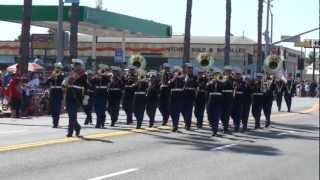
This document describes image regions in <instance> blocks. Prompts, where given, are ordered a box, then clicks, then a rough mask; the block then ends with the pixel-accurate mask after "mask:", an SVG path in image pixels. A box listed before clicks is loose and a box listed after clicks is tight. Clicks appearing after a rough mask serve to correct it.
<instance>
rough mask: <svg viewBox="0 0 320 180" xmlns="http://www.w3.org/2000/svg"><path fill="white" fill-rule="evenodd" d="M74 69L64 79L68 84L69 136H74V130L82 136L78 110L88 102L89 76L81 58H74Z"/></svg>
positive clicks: (66, 84) (77, 134)
mask: <svg viewBox="0 0 320 180" xmlns="http://www.w3.org/2000/svg"><path fill="white" fill-rule="evenodd" d="M72 61H73V70H72V72H71V73H70V75H69V76H68V78H67V79H65V81H64V83H63V84H64V85H65V86H66V88H67V90H66V108H67V113H68V116H69V125H68V134H67V137H72V135H73V132H74V131H75V132H76V136H80V130H81V126H80V124H79V123H78V120H77V110H78V108H79V107H80V106H82V104H86V103H87V102H85V101H87V100H88V98H84V96H85V93H86V89H87V77H86V75H85V73H84V70H83V68H82V66H84V65H83V62H82V61H81V60H80V59H73V60H72Z"/></svg>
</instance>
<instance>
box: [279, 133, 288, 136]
mask: <svg viewBox="0 0 320 180" xmlns="http://www.w3.org/2000/svg"><path fill="white" fill-rule="evenodd" d="M286 134H288V133H286V132H283V133H279V134H277V135H278V136H282V135H286Z"/></svg>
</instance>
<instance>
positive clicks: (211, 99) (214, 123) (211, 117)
mask: <svg viewBox="0 0 320 180" xmlns="http://www.w3.org/2000/svg"><path fill="white" fill-rule="evenodd" d="M213 73H214V74H213V78H212V79H211V80H210V81H209V82H208V83H207V84H206V90H207V93H208V103H207V115H208V121H209V123H210V127H211V130H212V135H213V136H216V135H217V133H218V127H219V120H220V118H221V114H222V104H223V94H222V89H223V82H222V81H221V80H220V77H222V73H221V72H220V71H215V70H214V72H213Z"/></svg>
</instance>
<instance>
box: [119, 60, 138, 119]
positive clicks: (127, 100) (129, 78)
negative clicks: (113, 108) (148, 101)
mask: <svg viewBox="0 0 320 180" xmlns="http://www.w3.org/2000/svg"><path fill="white" fill-rule="evenodd" d="M137 81H138V73H137V71H136V68H135V67H134V66H129V70H128V72H127V74H126V75H125V77H124V94H123V100H122V107H123V110H124V112H125V113H126V115H127V124H128V125H129V124H132V123H133V120H132V114H133V109H132V108H133V96H134V88H133V85H134V84H135V83H136V82H137Z"/></svg>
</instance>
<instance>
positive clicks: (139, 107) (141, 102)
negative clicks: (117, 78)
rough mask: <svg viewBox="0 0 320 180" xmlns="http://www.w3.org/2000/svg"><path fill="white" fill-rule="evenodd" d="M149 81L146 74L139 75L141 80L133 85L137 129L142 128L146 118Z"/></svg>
mask: <svg viewBox="0 0 320 180" xmlns="http://www.w3.org/2000/svg"><path fill="white" fill-rule="evenodd" d="M148 84H149V83H148V80H147V78H146V76H145V74H144V73H141V74H140V75H139V80H138V81H136V83H135V84H133V89H134V95H133V101H132V102H133V113H134V116H135V118H136V120H137V126H136V128H137V129H140V128H141V126H142V121H143V117H144V112H145V110H146V105H147V89H148Z"/></svg>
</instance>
